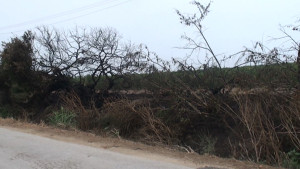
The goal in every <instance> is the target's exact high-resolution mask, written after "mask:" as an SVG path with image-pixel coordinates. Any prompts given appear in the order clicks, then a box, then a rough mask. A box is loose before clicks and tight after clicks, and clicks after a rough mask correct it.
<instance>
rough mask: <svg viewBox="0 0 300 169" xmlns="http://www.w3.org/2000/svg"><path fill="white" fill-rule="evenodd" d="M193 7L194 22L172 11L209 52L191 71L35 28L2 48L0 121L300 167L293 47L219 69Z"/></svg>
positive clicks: (109, 44) (108, 43) (98, 35)
mask: <svg viewBox="0 0 300 169" xmlns="http://www.w3.org/2000/svg"><path fill="white" fill-rule="evenodd" d="M194 5H196V7H197V9H198V10H199V13H198V14H200V16H198V15H191V16H189V15H187V16H186V15H183V14H181V13H180V12H179V11H177V13H178V15H179V17H180V21H181V22H182V23H183V24H186V25H187V26H192V27H194V28H196V30H197V31H198V33H199V35H200V37H201V38H202V40H203V43H199V44H201V45H199V44H198V43H197V42H196V41H194V40H193V38H189V37H186V36H184V39H185V40H187V41H188V44H189V45H190V46H188V47H187V49H192V53H193V52H194V51H196V50H201V51H202V50H205V51H206V52H207V57H208V58H209V60H208V62H207V63H205V64H200V66H197V67H196V66H194V65H193V64H188V63H189V62H188V61H187V60H183V61H182V60H175V59H174V60H173V62H172V63H169V62H166V61H163V60H162V59H160V58H159V57H158V56H157V55H155V54H154V53H152V52H150V51H149V49H148V48H147V47H145V46H143V45H139V46H137V45H132V44H129V45H120V39H119V36H118V34H117V33H116V32H115V31H113V30H112V29H91V30H86V29H83V30H78V29H77V28H76V29H75V31H70V32H69V33H65V32H59V31H57V30H51V29H48V28H40V29H38V31H37V32H36V33H32V32H26V33H25V34H24V36H22V37H16V38H13V39H12V40H11V41H10V42H8V43H4V44H3V48H4V50H3V51H1V53H0V56H1V69H0V70H1V71H0V86H1V90H0V105H1V106H0V115H1V116H2V117H14V118H17V119H26V120H28V121H33V122H37V123H39V122H41V121H43V122H46V123H49V124H60V125H59V126H60V127H66V128H68V127H75V128H77V129H80V130H83V131H92V132H94V133H96V134H101V135H110V136H114V137H122V138H126V139H132V140H136V141H142V142H145V143H148V144H168V145H176V146H178V147H181V149H183V150H185V151H187V152H197V153H200V154H206V153H207V154H215V155H218V156H222V157H234V158H237V159H241V160H251V161H255V162H258V163H267V164H273V165H274V164H276V165H280V166H285V167H289V168H297V167H298V168H299V166H300V161H299V159H300V107H299V105H300V103H299V101H300V92H299V83H300V78H298V77H300V73H299V70H300V62H299V61H300V49H299V44H298V43H297V41H296V40H294V39H292V40H291V36H287V38H288V39H289V40H290V41H292V42H293V45H292V47H291V48H290V49H289V50H279V49H277V48H275V49H272V50H269V51H266V49H265V48H264V46H263V45H261V44H260V43H257V44H256V46H255V47H254V49H252V50H250V49H246V50H245V51H243V52H241V53H240V54H241V55H240V57H241V58H240V59H239V61H240V60H244V61H245V63H239V64H237V65H238V66H236V67H234V68H222V67H221V64H220V62H221V61H220V60H219V59H218V57H217V56H216V55H215V54H214V52H213V49H212V48H211V47H210V45H209V42H208V41H207V39H206V37H205V34H204V32H203V30H202V29H203V27H202V21H203V20H204V19H205V16H206V15H207V14H208V12H209V10H208V9H209V5H208V6H203V5H202V4H200V3H199V2H194ZM295 30H296V29H295ZM282 51H288V53H285V52H282ZM298 51H299V54H298V55H294V53H297V52H298ZM291 52H293V53H292V54H291ZM230 57H232V56H230ZM283 58H284V59H283ZM297 61H298V62H297ZM240 65H248V66H244V67H242V66H240ZM249 65H254V66H249ZM175 67H176V68H177V69H176V71H174V70H173V69H174V68H175ZM171 70H172V71H171ZM141 90H144V91H145V92H140V91H141ZM124 91H125V92H124ZM126 91H128V92H126ZM4 98H7V99H4ZM64 123H67V124H64Z"/></svg>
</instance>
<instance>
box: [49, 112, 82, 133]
mask: <svg viewBox="0 0 300 169" xmlns="http://www.w3.org/2000/svg"><path fill="white" fill-rule="evenodd" d="M49 123H50V124H51V125H54V126H59V127H63V128H75V127H76V123H77V122H76V114H75V113H74V112H72V111H70V110H67V109H65V108H63V107H61V108H60V110H57V111H55V112H53V114H52V115H51V116H50V117H49Z"/></svg>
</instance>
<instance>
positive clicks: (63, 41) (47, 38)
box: [35, 27, 150, 90]
mask: <svg viewBox="0 0 300 169" xmlns="http://www.w3.org/2000/svg"><path fill="white" fill-rule="evenodd" d="M36 36H37V43H36V48H35V49H36V62H37V65H38V69H39V70H42V71H45V72H47V73H48V74H51V75H54V76H69V77H78V78H79V80H80V83H83V82H82V78H83V77H84V76H87V75H90V77H91V79H92V84H91V86H90V87H91V88H92V89H95V88H96V86H97V85H98V84H99V82H100V81H101V79H103V78H105V80H107V81H108V86H107V90H109V89H111V88H112V87H113V85H114V81H115V80H116V79H118V78H121V77H122V76H123V75H125V74H128V73H140V72H142V71H144V70H145V69H147V66H148V64H147V63H148V59H147V58H149V55H150V53H149V52H148V51H147V50H146V49H147V48H146V47H145V46H143V45H140V46H136V45H133V44H123V43H122V42H121V37H120V35H119V34H118V33H117V31H115V30H114V29H112V28H105V29H103V28H95V29H85V28H82V29H79V28H76V29H75V30H73V31H70V32H67V33H66V32H60V31H58V30H56V29H49V28H47V27H42V28H38V33H37V35H36Z"/></svg>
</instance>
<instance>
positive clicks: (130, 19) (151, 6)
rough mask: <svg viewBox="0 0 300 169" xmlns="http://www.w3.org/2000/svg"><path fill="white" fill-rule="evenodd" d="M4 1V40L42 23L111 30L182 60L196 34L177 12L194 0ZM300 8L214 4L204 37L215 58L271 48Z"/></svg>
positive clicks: (274, 3)
mask: <svg viewBox="0 0 300 169" xmlns="http://www.w3.org/2000/svg"><path fill="white" fill-rule="evenodd" d="M0 2H1V6H0V8H1V10H0V20H1V22H0V41H7V40H8V39H9V38H10V37H13V36H14V35H20V34H22V33H23V32H24V30H27V29H32V28H34V27H36V26H41V25H51V26H54V27H56V28H61V29H69V28H73V27H75V26H88V27H113V28H115V29H116V30H117V31H118V32H119V33H120V34H121V35H122V37H123V39H124V40H127V41H131V42H133V43H137V44H138V43H144V44H146V45H147V46H148V47H149V48H150V49H151V50H152V51H155V52H156V53H157V54H159V56H161V57H163V58H171V57H176V58H179V57H184V56H185V55H186V54H187V53H188V52H187V51H184V50H179V49H176V48H175V47H180V46H183V45H184V42H183V41H182V40H181V39H180V37H181V35H182V34H183V33H187V34H189V35H191V36H197V34H196V33H195V30H194V29H191V28H187V27H185V26H183V25H181V24H180V23H179V20H178V16H177V15H176V13H175V9H179V10H180V11H182V12H183V13H193V12H194V11H195V8H194V6H193V5H191V4H190V0H85V1H83V0H51V1H41V0H0ZM200 2H203V3H204V4H205V3H206V2H208V0H200ZM299 6H300V1H299V0H214V1H213V3H212V6H211V12H210V13H209V15H208V17H207V18H206V20H205V22H204V25H205V34H206V36H207V38H208V40H209V41H210V43H211V45H212V47H213V49H214V50H215V52H216V53H217V54H223V55H229V54H233V53H235V52H238V51H240V50H242V49H243V46H247V47H251V46H252V44H253V43H254V42H256V41H264V42H265V43H266V44H267V45H268V43H269V41H268V40H269V39H270V37H280V36H281V35H282V34H281V32H280V31H279V24H282V25H288V24H294V23H295V21H297V19H299V18H300V10H299ZM299 24H300V23H299ZM269 45H271V44H269Z"/></svg>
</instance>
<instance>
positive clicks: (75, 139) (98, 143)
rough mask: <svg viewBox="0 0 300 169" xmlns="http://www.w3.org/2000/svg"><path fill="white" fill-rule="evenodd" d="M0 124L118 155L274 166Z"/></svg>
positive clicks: (249, 168) (248, 168) (199, 164)
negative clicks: (117, 153)
mask: <svg viewBox="0 0 300 169" xmlns="http://www.w3.org/2000/svg"><path fill="white" fill-rule="evenodd" d="M0 127H3V128H9V129H12V130H17V131H21V132H24V133H30V134H34V135H39V136H43V137H47V138H51V139H55V140H60V141H64V142H71V143H76V144H82V145H87V146H92V147H96V148H102V149H107V150H110V151H114V152H119V153H122V154H127V155H132V156H137V157H144V158H148V159H153V160H159V161H164V162H170V163H173V164H180V165H184V166H188V167H192V168H203V167H206V166H209V167H216V168H228V169H275V167H270V166H265V165H258V164H254V163H251V162H242V161H238V160H235V159H223V158H218V157H215V156H208V155H198V154H196V153H187V152H181V151H179V150H178V149H176V148H172V147H168V146H149V145H145V144H142V143H137V142H132V141H128V140H124V139H119V138H108V137H101V136H96V135H95V134H92V133H88V132H81V131H78V130H63V129H59V128H54V127H51V126H46V125H36V124H31V123H26V122H21V121H16V120H13V119H1V118H0Z"/></svg>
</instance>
